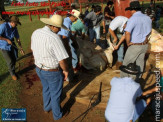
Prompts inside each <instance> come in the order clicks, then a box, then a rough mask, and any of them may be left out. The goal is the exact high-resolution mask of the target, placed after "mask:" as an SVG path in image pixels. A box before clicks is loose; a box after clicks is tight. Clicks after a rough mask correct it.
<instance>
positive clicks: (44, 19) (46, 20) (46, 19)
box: [40, 18, 69, 31]
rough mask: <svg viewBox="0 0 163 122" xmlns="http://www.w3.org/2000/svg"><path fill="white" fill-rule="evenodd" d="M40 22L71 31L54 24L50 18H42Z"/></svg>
mask: <svg viewBox="0 0 163 122" xmlns="http://www.w3.org/2000/svg"><path fill="white" fill-rule="evenodd" d="M40 21H42V22H43V23H45V24H47V25H52V26H55V27H59V28H63V29H65V30H68V31H69V29H68V28H67V27H66V26H64V25H63V24H62V25H61V26H59V25H57V24H55V23H54V22H52V21H51V20H50V19H49V18H40Z"/></svg>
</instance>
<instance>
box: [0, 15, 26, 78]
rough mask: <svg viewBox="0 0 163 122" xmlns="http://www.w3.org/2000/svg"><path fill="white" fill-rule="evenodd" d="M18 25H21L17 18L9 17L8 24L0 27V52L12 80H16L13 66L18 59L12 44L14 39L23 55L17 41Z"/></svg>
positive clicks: (14, 46)
mask: <svg viewBox="0 0 163 122" xmlns="http://www.w3.org/2000/svg"><path fill="white" fill-rule="evenodd" d="M18 24H19V25H21V23H20V22H19V18H18V17H16V16H11V17H10V20H9V22H4V23H3V24H1V25H0V50H1V52H2V55H3V57H4V58H5V60H6V62H7V65H8V69H9V72H10V75H11V76H12V79H13V80H17V76H16V74H15V64H16V59H17V57H18V51H17V49H18V48H17V47H16V45H15V43H14V37H15V38H16V41H17V43H18V45H19V47H20V53H21V54H23V55H24V51H23V48H22V46H21V42H20V39H19V33H18V30H17V27H16V26H17V25H18Z"/></svg>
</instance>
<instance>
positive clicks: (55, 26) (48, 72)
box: [0, 1, 152, 122]
mask: <svg viewBox="0 0 163 122" xmlns="http://www.w3.org/2000/svg"><path fill="white" fill-rule="evenodd" d="M112 5H113V3H112V2H108V4H107V7H108V8H106V9H105V12H104V15H103V14H102V13H101V7H100V6H98V5H97V6H95V8H94V10H93V11H91V12H89V13H87V15H86V16H85V17H82V16H81V15H80V12H79V11H78V10H75V9H73V10H72V11H71V12H70V13H69V16H67V17H66V18H64V19H63V17H62V16H60V15H57V14H54V15H53V16H51V17H50V18H41V19H40V20H41V21H42V22H43V23H44V24H45V26H44V27H43V28H40V29H37V30H35V31H34V32H33V34H32V36H31V49H32V52H33V56H34V61H35V62H34V63H35V65H36V72H37V75H38V76H39V78H40V80H41V83H42V86H43V106H44V111H45V112H49V111H51V110H52V113H53V117H54V120H58V119H60V118H61V117H62V116H63V111H62V109H61V107H60V97H61V93H62V87H63V81H64V80H65V81H70V82H74V80H75V79H74V73H75V70H76V68H77V65H78V64H77V62H78V56H77V48H78V44H77V42H76V36H77V34H78V35H80V36H81V37H82V38H83V39H84V35H85V33H86V30H87V29H84V28H85V22H86V23H87V25H88V26H87V27H88V32H89V37H90V41H92V42H93V41H94V39H96V44H97V45H100V46H101V43H100V24H101V22H103V32H104V33H105V32H108V31H109V33H110V34H111V36H112V38H113V41H112V42H113V44H114V48H115V50H118V61H119V62H120V63H122V62H123V65H122V66H121V68H120V69H121V73H120V77H121V78H113V79H112V81H111V85H112V90H111V96H110V99H109V102H108V106H109V107H107V109H106V113H105V116H106V118H107V120H108V121H110V122H127V121H130V120H132V121H135V120H136V118H138V116H136V115H137V114H136V113H134V111H135V104H134V103H135V100H136V97H137V96H140V95H141V90H140V85H139V84H138V83H136V82H135V81H134V80H137V79H138V78H140V77H141V73H142V72H143V71H144V57H145V53H146V51H147V48H148V35H149V34H150V32H151V29H152V25H151V24H152V21H151V19H150V18H149V17H148V16H146V15H144V14H142V13H141V11H140V10H141V8H140V4H139V2H138V1H133V2H131V3H130V7H128V8H126V10H130V11H131V13H132V17H131V18H129V19H128V18H126V17H124V16H117V17H114V14H113V13H112V12H110V13H109V12H107V10H110V9H109V8H110V7H111V6H112ZM104 16H105V17H104ZM88 23H89V24H88ZM17 24H20V22H19V19H18V18H17V17H15V16H13V17H11V18H10V22H8V23H3V24H1V25H0V48H1V52H2V54H3V56H4V58H5V59H6V62H7V64H8V67H9V71H10V74H11V75H12V78H13V79H14V80H16V79H17V77H16V75H15V69H14V66H15V61H16V60H15V61H13V60H12V59H13V58H12V57H11V56H13V55H14V56H15V51H12V50H13V49H14V50H15V48H17V47H16V46H15V45H14V43H13V38H14V37H15V38H16V40H17V42H18V44H19V46H20V48H21V50H22V47H21V43H20V40H19V34H18V31H17V28H16V25H17ZM124 40H126V43H127V45H128V49H127V52H126V54H125V57H124V60H123V53H124V52H123V50H124V49H123V48H124V45H123V44H122V43H123V42H124ZM3 43H4V44H3ZM10 53H13V54H10ZM22 53H23V54H24V51H23V50H22ZM133 64H134V66H133ZM135 66H136V67H137V68H136V69H135V68H134V67H135ZM14 77H16V78H14ZM128 77H129V78H128ZM132 78H133V79H132ZM117 83H118V84H121V85H116V84H117ZM114 86H118V87H120V88H118V89H121V90H122V89H126V88H127V87H129V86H131V88H133V89H131V88H129V89H128V90H126V92H129V93H130V95H129V96H130V98H131V99H130V98H129V97H128V96H126V98H125V99H123V98H122V99H120V100H116V99H115V97H116V95H118V94H117V93H115V95H112V94H114V91H116V90H113V89H114ZM121 86H123V87H124V88H122V87H121ZM131 90H132V92H130V91H131ZM126 92H124V94H126ZM136 92H137V93H136ZM118 93H120V94H119V95H120V96H123V95H122V92H121V91H119V92H118ZM135 94H136V96H135V98H134V99H132V97H133V95H135ZM117 97H118V96H117ZM117 97H116V98H117ZM128 98H129V99H128ZM126 99H127V100H126ZM123 100H124V102H123ZM112 101H114V102H112ZM115 101H116V102H115ZM119 102H122V103H123V105H122V104H119ZM121 105H122V106H121ZM141 105H142V106H145V105H146V104H145V102H144V101H141V103H139V107H140V106H141ZM126 106H128V107H126ZM121 107H123V109H121ZM125 107H126V108H125ZM139 107H138V108H139ZM143 108H144V107H143ZM119 109H120V110H119ZM143 110H144V109H141V112H139V113H138V115H140V114H141V113H142V111H143ZM118 112H120V113H122V114H121V115H120V114H119V113H118ZM123 113H125V114H123ZM135 116H136V117H135Z"/></svg>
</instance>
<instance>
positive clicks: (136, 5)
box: [125, 1, 141, 11]
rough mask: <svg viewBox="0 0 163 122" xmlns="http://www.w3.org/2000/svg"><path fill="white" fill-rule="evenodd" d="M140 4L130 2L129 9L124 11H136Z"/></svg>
mask: <svg viewBox="0 0 163 122" xmlns="http://www.w3.org/2000/svg"><path fill="white" fill-rule="evenodd" d="M140 8H141V7H140V3H139V1H132V2H130V7H127V8H126V9H125V10H126V11H127V10H138V9H140Z"/></svg>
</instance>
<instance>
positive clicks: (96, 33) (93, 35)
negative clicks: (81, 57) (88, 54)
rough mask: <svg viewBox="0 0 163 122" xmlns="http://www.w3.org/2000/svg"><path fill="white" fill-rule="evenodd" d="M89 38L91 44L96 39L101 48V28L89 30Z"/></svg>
mask: <svg viewBox="0 0 163 122" xmlns="http://www.w3.org/2000/svg"><path fill="white" fill-rule="evenodd" d="M89 38H90V41H91V42H93V40H94V39H96V44H97V45H99V46H100V26H98V27H94V28H89Z"/></svg>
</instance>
